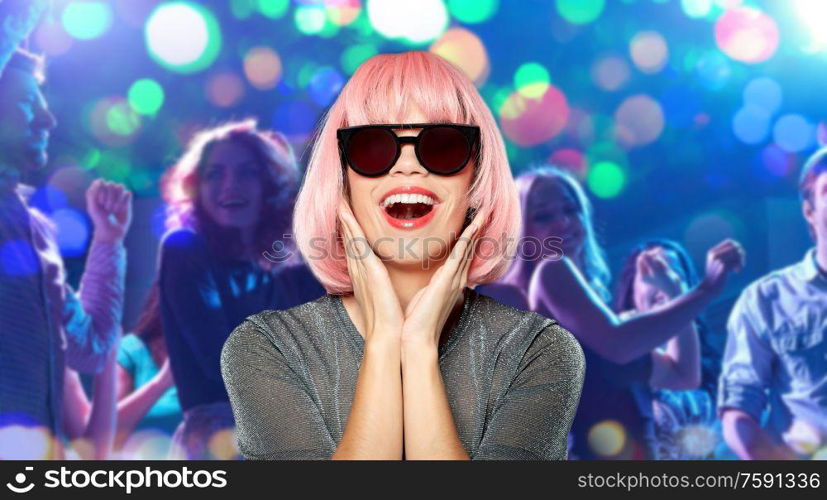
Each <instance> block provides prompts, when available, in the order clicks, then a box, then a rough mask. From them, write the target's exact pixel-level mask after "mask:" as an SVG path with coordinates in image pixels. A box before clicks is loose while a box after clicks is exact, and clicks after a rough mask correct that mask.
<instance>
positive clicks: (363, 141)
mask: <svg viewBox="0 0 827 500" xmlns="http://www.w3.org/2000/svg"><path fill="white" fill-rule="evenodd" d="M347 157H348V160H349V161H350V166H351V167H353V169H354V170H356V171H357V172H359V173H361V174H364V175H378V174H380V173H382V172H383V171H384V170H385V169H386V168H388V167H389V166H390V165H392V164H393V161H394V158H395V157H396V139H395V138H394V134H393V132H392V131H390V130H386V129H381V128H363V129H360V130H358V131H356V132H354V133H353V135H352V136H351V138H350V141H348V147H347Z"/></svg>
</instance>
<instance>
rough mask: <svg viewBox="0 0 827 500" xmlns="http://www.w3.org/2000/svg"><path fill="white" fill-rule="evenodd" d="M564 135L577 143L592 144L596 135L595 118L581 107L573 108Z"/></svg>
mask: <svg viewBox="0 0 827 500" xmlns="http://www.w3.org/2000/svg"><path fill="white" fill-rule="evenodd" d="M563 135H564V136H565V137H566V138H567V139H570V140H571V141H572V142H573V143H575V144H580V145H587V144H591V143H592V141H594V135H595V125H594V118H593V117H592V115H590V114H589V113H588V112H586V111H584V110H582V109H580V108H571V109H570V110H569V120H568V122H566V126H565V128H564V129H563Z"/></svg>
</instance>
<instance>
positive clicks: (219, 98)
mask: <svg viewBox="0 0 827 500" xmlns="http://www.w3.org/2000/svg"><path fill="white" fill-rule="evenodd" d="M204 95H205V96H206V98H207V100H208V101H210V103H212V104H213V105H214V106H218V107H219V108H230V107H232V106H235V105H236V104H237V103H238V102H239V101H240V100H241V98H242V97H244V82H243V81H242V80H241V78H240V77H239V76H238V75H236V74H235V73H233V72H229V71H225V72H220V73H216V74H214V75H210V77H209V78H208V79H207V82H206V84H205V85H204Z"/></svg>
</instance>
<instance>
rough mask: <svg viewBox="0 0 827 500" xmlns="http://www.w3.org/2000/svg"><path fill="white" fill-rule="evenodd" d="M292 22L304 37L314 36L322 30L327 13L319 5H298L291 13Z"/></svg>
mask: <svg viewBox="0 0 827 500" xmlns="http://www.w3.org/2000/svg"><path fill="white" fill-rule="evenodd" d="M293 21H294V22H295V23H296V29H298V30H299V32H301V33H303V34H305V35H316V34H319V33H321V32H322V30H324V28H325V24H326V23H327V13H326V12H325V10H324V7H323V6H321V5H300V6H298V7H297V8H296V10H295V11H294V12H293Z"/></svg>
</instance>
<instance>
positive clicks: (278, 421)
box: [221, 52, 584, 460]
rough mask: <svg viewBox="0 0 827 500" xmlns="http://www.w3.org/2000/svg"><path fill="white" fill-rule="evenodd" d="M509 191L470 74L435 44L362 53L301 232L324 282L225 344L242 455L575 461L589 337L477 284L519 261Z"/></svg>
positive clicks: (304, 197) (340, 103)
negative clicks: (573, 432)
mask: <svg viewBox="0 0 827 500" xmlns="http://www.w3.org/2000/svg"><path fill="white" fill-rule="evenodd" d="M337 139H338V144H337ZM409 143H413V147H407V146H408V144H409ZM337 146H338V147H337ZM513 186H514V185H513V179H512V178H511V174H510V169H509V166H508V162H507V159H506V155H505V148H504V144H503V141H502V137H501V136H500V134H499V131H498V130H497V128H496V125H495V121H494V119H493V117H492V116H491V113H490V111H489V110H488V108H487V107H486V106H485V104H484V102H483V101H482V99H481V97H480V95H479V93H478V92H477V90H476V89H475V88H474V86H473V84H472V83H471V82H470V81H469V79H468V78H467V77H465V76H464V75H463V74H462V73H460V72H459V70H457V69H456V68H454V67H453V66H451V65H450V64H449V63H448V62H447V61H445V60H443V59H441V58H439V57H438V56H436V55H433V54H430V53H427V52H406V53H402V54H396V55H380V56H376V57H373V58H371V59H369V60H368V61H366V62H365V63H364V64H363V65H362V66H361V67H360V68H359V69H358V70H357V71H356V73H355V74H354V75H353V77H352V78H351V80H350V81H349V82H348V84H347V85H346V86H345V88H344V89H343V90H342V93H341V95H340V96H339V98H338V99H337V101H336V103H335V104H334V105H333V107H332V108H331V109H330V111H329V113H328V115H327V117H326V119H325V121H324V124H323V126H322V127H321V130H320V131H319V134H318V138H317V140H316V143H315V145H314V149H313V153H312V156H311V158H310V163H309V167H308V173H307V177H306V179H305V181H304V184H303V186H302V190H301V192H300V194H299V197H298V202H297V205H296V212H295V217H296V222H295V229H296V241H297V243H298V246H299V248H300V250H301V252H302V254H303V255H304V256H305V259H306V260H307V262H308V263H309V264H310V266H311V268H312V269H313V271H314V273H315V274H316V275H317V276H318V277H319V280H320V281H321V282H322V283H323V284H324V286H325V288H326V289H327V291H328V294H327V295H325V296H324V297H322V298H320V299H318V300H315V301H313V302H309V303H307V304H303V305H300V306H298V307H294V308H292V309H289V310H286V311H281V312H263V313H261V314H258V315H255V316H252V317H251V318H249V320H248V321H246V322H245V323H243V324H242V325H241V326H239V327H238V328H237V329H236V330H235V331H234V332H233V334H232V335H231V336H230V338H229V340H228V341H227V344H226V345H225V347H224V351H223V354H222V360H221V361H222V363H221V366H222V373H223V375H224V379H225V381H226V383H227V389H228V392H229V394H230V399H231V401H232V405H233V411H234V412H235V415H236V420H237V423H238V443H239V448H240V450H241V452H242V454H243V455H244V456H245V457H247V458H252V459H391V460H399V459H403V458H404V459H409V460H418V459H459V460H468V459H563V458H565V456H566V435H567V433H568V430H569V426H570V424H571V419H572V417H573V415H574V411H575V408H576V406H577V400H578V398H579V395H580V387H581V383H582V378H583V369H584V367H583V358H582V351H581V350H580V347H579V346H578V344H577V342H576V341H575V340H574V338H573V337H572V336H571V334H569V333H568V332H567V331H566V330H564V329H563V328H561V327H560V326H559V325H558V324H557V323H556V322H555V321H554V320H551V319H548V318H543V317H541V316H539V315H537V314H535V313H531V312H524V311H519V310H517V309H514V308H511V307H508V306H505V305H503V304H500V303H498V302H496V301H494V300H492V299H490V298H488V297H484V296H482V295H479V294H478V293H476V292H475V291H474V290H473V289H472V288H469V286H471V287H472V286H474V285H476V284H479V283H486V282H489V281H493V280H495V279H497V278H498V277H499V276H500V275H502V273H503V272H504V271H505V269H506V267H507V265H508V259H507V255H508V254H509V248H507V247H508V245H512V246H513V241H514V237H515V236H516V232H517V231H518V230H519V202H518V200H517V196H516V192H515V191H514V188H513ZM475 214H476V215H475ZM337 219H338V222H339V224H338V227H337ZM337 235H341V240H339V239H338V238H337ZM477 242H478V243H479V246H478V247H477V246H476V243H477ZM503 245H505V246H503ZM475 250H476V251H475ZM342 254H344V255H342ZM466 285H469V286H466ZM403 429H404V432H403Z"/></svg>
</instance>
